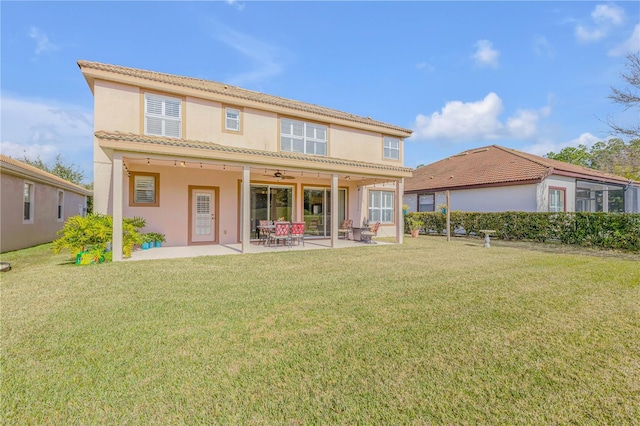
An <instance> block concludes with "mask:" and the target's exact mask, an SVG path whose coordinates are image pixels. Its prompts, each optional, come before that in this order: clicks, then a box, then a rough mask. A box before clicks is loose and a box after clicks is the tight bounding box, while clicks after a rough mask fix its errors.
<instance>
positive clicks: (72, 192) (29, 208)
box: [0, 154, 91, 253]
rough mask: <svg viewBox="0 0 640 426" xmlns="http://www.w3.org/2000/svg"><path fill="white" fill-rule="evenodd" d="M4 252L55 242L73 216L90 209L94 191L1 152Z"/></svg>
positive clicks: (0, 219) (0, 226)
mask: <svg viewBox="0 0 640 426" xmlns="http://www.w3.org/2000/svg"><path fill="white" fill-rule="evenodd" d="M0 182H1V183H2V185H1V188H0V198H1V203H0V210H1V212H0V252H2V253H4V252H6V251H11V250H20V249H23V248H27V247H31V246H35V245H38V244H44V243H48V242H51V241H53V240H55V239H56V238H57V233H58V231H59V230H60V229H62V227H63V226H64V222H65V220H67V219H68V218H69V217H70V216H75V215H84V214H85V213H86V212H87V197H89V196H90V195H91V191H89V190H87V189H85V188H83V187H81V186H79V185H76V184H74V183H71V182H69V181H66V180H64V179H62V178H60V177H58V176H56V175H53V174H51V173H48V172H45V171H44V170H40V169H38V168H37V167H33V166H32V165H30V164H26V163H23V162H22V161H18V160H14V159H13V158H11V157H7V156H5V155H2V154H0Z"/></svg>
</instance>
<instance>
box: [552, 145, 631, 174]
mask: <svg viewBox="0 0 640 426" xmlns="http://www.w3.org/2000/svg"><path fill="white" fill-rule="evenodd" d="M545 157H547V158H551V159H553V160H559V161H564V162H565V163H571V164H577V165H579V166H584V167H589V168H592V169H595V170H601V171H603V172H608V173H612V174H615V175H618V176H624V177H627V178H629V179H634V180H640V138H637V139H632V140H631V141H629V143H626V142H625V141H623V140H622V139H619V138H614V139H609V140H608V141H606V142H603V141H601V142H597V143H595V144H594V145H593V146H592V147H591V148H590V149H589V148H587V147H586V146H585V145H578V147H567V148H564V149H562V150H561V151H560V152H559V153H557V154H556V153H554V152H549V153H548V154H547V155H545Z"/></svg>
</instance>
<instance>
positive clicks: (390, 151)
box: [384, 136, 400, 160]
mask: <svg viewBox="0 0 640 426" xmlns="http://www.w3.org/2000/svg"><path fill="white" fill-rule="evenodd" d="M384 158H385V159H386V160H399V159H400V139H398V138H392V137H390V136H385V137H384Z"/></svg>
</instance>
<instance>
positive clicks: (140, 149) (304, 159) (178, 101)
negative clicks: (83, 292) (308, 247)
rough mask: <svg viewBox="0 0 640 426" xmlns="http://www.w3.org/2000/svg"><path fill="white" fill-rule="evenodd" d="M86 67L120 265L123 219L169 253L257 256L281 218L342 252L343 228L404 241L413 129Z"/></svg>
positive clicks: (97, 184) (101, 208) (97, 176)
mask: <svg viewBox="0 0 640 426" xmlns="http://www.w3.org/2000/svg"><path fill="white" fill-rule="evenodd" d="M78 65H79V66H80V69H81V71H82V73H83V75H84V77H85V79H86V80H87V83H88V84H89V87H90V88H91V91H92V93H93V96H94V100H95V102H94V116H95V117H94V125H95V138H94V193H95V194H96V195H95V198H94V209H95V211H96V212H99V213H110V214H111V213H112V214H113V216H114V242H113V245H114V257H117V253H119V252H120V251H119V246H120V244H121V241H118V238H119V237H118V235H119V233H118V232H117V227H118V226H121V221H122V217H123V216H124V217H133V216H141V217H143V218H144V219H145V220H146V223H147V226H146V229H145V230H147V231H153V232H162V233H164V234H165V235H166V238H167V243H166V245H168V246H186V245H193V244H230V243H238V242H242V250H243V251H246V250H247V249H248V244H249V243H250V241H251V240H252V239H256V238H257V237H258V231H257V225H258V224H259V221H260V220H277V219H278V218H284V219H286V220H291V221H304V222H305V223H306V233H307V235H308V236H309V237H319V238H331V242H332V245H334V244H335V241H336V239H337V236H338V232H337V230H338V227H339V225H340V223H341V221H342V220H343V219H352V220H353V222H354V224H360V223H362V221H363V220H364V219H365V218H366V219H368V220H369V221H377V220H380V221H381V222H382V226H381V228H380V231H379V234H378V235H382V236H390V237H395V238H396V241H399V242H401V241H402V234H403V223H402V199H403V198H402V195H403V182H404V178H406V177H409V176H411V172H412V170H411V169H410V168H406V167H404V166H403V157H404V148H403V140H404V138H406V137H408V136H410V135H411V130H407V129H404V128H402V127H398V126H395V125H392V124H387V123H383V122H380V121H376V120H372V119H371V118H370V117H361V116H357V115H353V114H348V113H345V112H341V111H337V110H333V109H329V108H325V107H321V106H317V105H312V104H307V103H303V102H298V101H293V100H289V99H284V98H280V97H276V96H272V95H267V94H263V93H258V92H253V91H250V90H245V89H241V88H239V87H235V86H231V85H226V84H222V83H216V82H213V81H207V80H201V79H197V78H189V77H181V76H176V75H169V74H162V73H158V72H152V71H144V70H140V69H134V68H126V67H121V66H115V65H108V64H102V63H96V62H87V61H79V62H78ZM333 194H336V196H333ZM114 260H119V259H117V258H114Z"/></svg>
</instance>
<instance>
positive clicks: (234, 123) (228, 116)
mask: <svg viewBox="0 0 640 426" xmlns="http://www.w3.org/2000/svg"><path fill="white" fill-rule="evenodd" d="M224 110H225V120H224V128H225V130H231V131H233V132H239V131H240V110H239V109H235V108H225V109H224Z"/></svg>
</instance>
